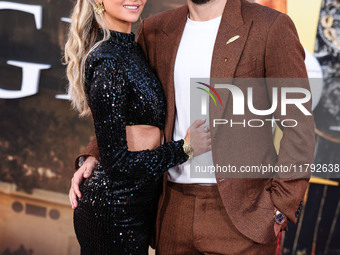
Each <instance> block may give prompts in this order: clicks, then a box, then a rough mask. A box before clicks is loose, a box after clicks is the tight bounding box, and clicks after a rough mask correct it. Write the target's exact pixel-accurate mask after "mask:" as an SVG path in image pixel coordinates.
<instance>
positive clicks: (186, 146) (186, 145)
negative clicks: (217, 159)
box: [183, 139, 194, 160]
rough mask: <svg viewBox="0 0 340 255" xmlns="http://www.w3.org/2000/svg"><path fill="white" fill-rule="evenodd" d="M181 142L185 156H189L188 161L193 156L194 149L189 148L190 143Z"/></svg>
mask: <svg viewBox="0 0 340 255" xmlns="http://www.w3.org/2000/svg"><path fill="white" fill-rule="evenodd" d="M183 140H184V144H183V150H184V152H185V154H187V155H188V156H189V158H188V160H190V159H192V157H193V156H194V149H193V148H192V147H191V145H190V143H188V142H187V141H186V140H185V139H183Z"/></svg>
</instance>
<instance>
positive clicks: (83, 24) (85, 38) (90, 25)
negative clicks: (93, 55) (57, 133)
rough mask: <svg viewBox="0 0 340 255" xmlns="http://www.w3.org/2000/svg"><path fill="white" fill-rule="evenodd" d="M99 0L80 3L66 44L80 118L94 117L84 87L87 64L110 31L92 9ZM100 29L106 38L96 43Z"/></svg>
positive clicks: (73, 98) (72, 92)
mask: <svg viewBox="0 0 340 255" xmlns="http://www.w3.org/2000/svg"><path fill="white" fill-rule="evenodd" d="M95 4H96V0H77V2H76V4H75V6H74V9H73V12H72V15H71V19H72V22H71V25H70V30H69V36H68V40H67V43H66V45H65V54H64V64H65V65H67V78H68V80H69V87H68V91H69V94H70V95H71V103H72V107H73V108H74V109H76V110H77V111H78V112H79V115H80V116H82V117H83V116H88V115H90V114H91V111H90V108H89V105H88V102H87V99H86V94H85V86H84V78H85V61H86V58H87V56H88V54H89V53H90V52H91V51H92V50H93V49H95V48H96V47H98V46H99V45H100V44H101V43H102V42H104V41H106V40H108V39H109V38H110V31H109V30H108V29H107V28H106V26H105V23H104V21H103V14H97V13H96V12H95V11H94V9H93V7H94V6H95ZM98 27H101V28H102V29H103V32H104V36H103V39H102V40H101V41H98V42H97V43H95V41H96V38H97V34H98Z"/></svg>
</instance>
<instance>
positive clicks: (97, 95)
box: [74, 31, 188, 255]
mask: <svg viewBox="0 0 340 255" xmlns="http://www.w3.org/2000/svg"><path fill="white" fill-rule="evenodd" d="M99 35H100V36H102V33H99ZM85 87H86V93H87V98H88V103H89V106H90V109H91V111H92V116H93V120H94V126H95V132H96V136H97V142H98V148H99V154H100V160H99V163H98V166H97V167H96V168H95V170H94V171H93V173H92V175H91V176H90V177H89V178H88V179H86V180H85V181H84V182H83V184H82V185H81V186H80V191H81V193H82V197H81V198H80V199H79V200H78V207H77V208H76V209H75V211H74V227H75V232H76V236H77V238H78V241H79V243H80V246H81V254H83V255H85V254H86V255H96V254H98V255H109V254H110V255H120V254H148V246H149V241H150V236H151V228H152V223H153V221H154V218H153V217H152V215H153V213H152V204H153V203H154V201H155V199H156V198H157V192H156V187H157V183H159V181H160V180H161V179H162V178H161V176H162V174H163V173H164V172H165V171H166V170H167V169H168V168H170V167H173V166H175V165H178V164H181V163H183V162H185V161H186V160H187V159H188V156H187V154H185V153H184V151H183V147H182V146H183V140H179V141H172V142H168V143H165V144H163V145H161V146H160V147H158V148H156V149H154V150H144V151H138V152H136V151H129V150H128V147H127V141H126V126H127V125H138V124H143V125H153V126H156V127H159V128H160V129H161V130H162V129H164V125H165V115H166V100H165V95H164V91H163V88H162V85H161V83H160V82H159V80H158V78H157V77H156V75H155V74H154V72H153V71H152V69H151V67H150V66H149V64H148V63H147V61H146V59H145V57H144V55H143V52H142V50H141V48H140V47H139V45H138V44H137V43H136V42H135V41H134V34H132V33H131V34H125V33H119V32H115V31H111V38H110V39H109V40H108V41H106V42H104V43H102V44H101V45H100V46H99V47H97V48H96V49H95V50H93V51H92V52H91V53H90V54H89V56H88V58H87V61H86V65H85Z"/></svg>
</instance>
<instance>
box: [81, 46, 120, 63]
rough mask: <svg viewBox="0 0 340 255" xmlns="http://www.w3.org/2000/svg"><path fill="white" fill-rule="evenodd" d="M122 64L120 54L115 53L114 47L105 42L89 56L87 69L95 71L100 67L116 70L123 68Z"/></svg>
mask: <svg viewBox="0 0 340 255" xmlns="http://www.w3.org/2000/svg"><path fill="white" fill-rule="evenodd" d="M121 64H122V61H121V59H120V57H119V54H117V53H115V51H114V49H113V48H112V45H110V44H109V43H108V42H103V43H101V44H100V45H98V46H97V47H96V48H94V49H93V50H92V51H90V53H89V54H88V55H87V58H86V64H85V69H89V68H90V69H93V68H95V67H96V66H98V65H100V66H102V65H105V66H108V67H109V66H110V67H111V68H114V67H118V66H121Z"/></svg>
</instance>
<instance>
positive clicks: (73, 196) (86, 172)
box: [69, 156, 98, 210]
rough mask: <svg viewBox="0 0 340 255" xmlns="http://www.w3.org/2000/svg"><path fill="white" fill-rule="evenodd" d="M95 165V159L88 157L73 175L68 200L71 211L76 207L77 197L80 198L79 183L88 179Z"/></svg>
mask: <svg viewBox="0 0 340 255" xmlns="http://www.w3.org/2000/svg"><path fill="white" fill-rule="evenodd" d="M97 163H98V161H97V159H96V158H95V157H92V156H90V157H88V158H87V159H86V160H85V162H84V164H83V165H82V166H81V167H80V168H79V169H78V170H77V172H75V173H74V175H73V178H72V180H71V188H70V192H69V198H70V202H71V206H72V209H73V210H74V209H76V208H77V206H78V202H77V197H79V198H80V197H81V193H80V190H79V185H80V183H81V182H82V180H83V178H88V177H89V176H90V175H91V173H92V171H93V169H94V168H95V167H96V165H97Z"/></svg>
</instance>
